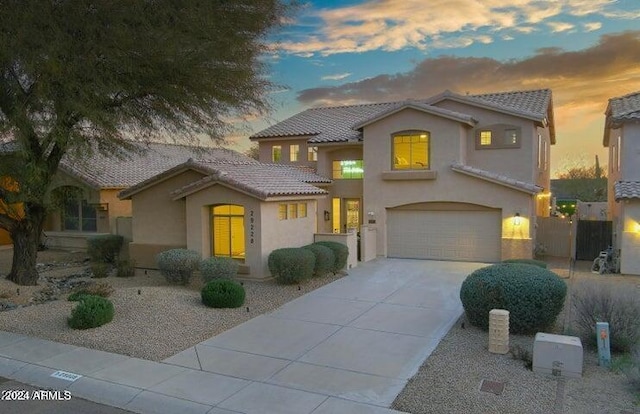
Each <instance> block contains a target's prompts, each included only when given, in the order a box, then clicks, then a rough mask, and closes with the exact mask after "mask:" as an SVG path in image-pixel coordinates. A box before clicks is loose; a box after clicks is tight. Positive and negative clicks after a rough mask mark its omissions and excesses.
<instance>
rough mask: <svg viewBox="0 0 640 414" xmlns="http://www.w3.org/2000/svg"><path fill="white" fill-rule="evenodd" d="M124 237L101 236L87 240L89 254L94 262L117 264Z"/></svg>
mask: <svg viewBox="0 0 640 414" xmlns="http://www.w3.org/2000/svg"><path fill="white" fill-rule="evenodd" d="M123 243H124V237H122V236H119V235H117V234H101V235H99V236H92V237H89V238H88V239H87V254H88V255H89V258H90V259H91V261H93V262H103V263H115V261H116V258H117V257H118V254H120V249H121V248H122V244H123Z"/></svg>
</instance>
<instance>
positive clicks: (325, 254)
mask: <svg viewBox="0 0 640 414" xmlns="http://www.w3.org/2000/svg"><path fill="white" fill-rule="evenodd" d="M303 249H307V250H309V251H311V252H312V253H313V254H314V255H315V257H316V264H315V266H314V268H313V275H314V276H324V275H326V274H327V273H329V272H333V269H334V267H335V263H336V255H335V254H334V253H333V250H331V249H330V248H329V247H327V246H323V245H321V244H316V243H314V244H310V245H308V246H304V247H303Z"/></svg>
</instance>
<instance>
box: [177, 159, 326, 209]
mask: <svg viewBox="0 0 640 414" xmlns="http://www.w3.org/2000/svg"><path fill="white" fill-rule="evenodd" d="M193 163H195V164H196V165H200V166H202V167H204V168H206V169H208V170H209V171H211V174H209V175H208V176H206V177H204V178H202V179H200V180H198V181H195V182H193V183H191V184H188V185H186V186H184V187H182V188H179V189H177V190H175V191H173V192H172V193H171V195H172V196H173V197H174V198H181V197H184V196H185V195H186V194H188V193H191V192H192V191H197V190H199V189H201V188H204V187H206V186H208V185H209V184H214V183H223V184H227V185H229V186H231V187H233V188H235V189H238V190H241V191H244V192H247V193H249V194H252V195H254V196H255V197H257V198H260V199H263V200H264V199H267V198H269V197H277V196H294V195H301V196H309V195H311V196H316V195H325V194H327V191H325V190H323V189H320V188H318V187H316V186H314V185H312V184H311V183H316V184H329V183H331V180H330V179H328V178H326V177H322V176H320V175H318V174H315V173H313V172H310V171H307V170H303V169H300V168H296V167H293V166H287V165H282V164H264V163H250V164H246V163H233V162H227V163H218V162H215V161H213V162H207V161H201V160H200V161H193Z"/></svg>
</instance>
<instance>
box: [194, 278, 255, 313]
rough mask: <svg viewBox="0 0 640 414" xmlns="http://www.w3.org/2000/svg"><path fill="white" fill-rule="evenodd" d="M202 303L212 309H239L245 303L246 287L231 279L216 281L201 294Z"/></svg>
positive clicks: (203, 289) (210, 283) (207, 285)
mask: <svg viewBox="0 0 640 414" xmlns="http://www.w3.org/2000/svg"><path fill="white" fill-rule="evenodd" d="M200 294H201V297H202V303H204V304H205V305H206V306H208V307H210V308H238V307H240V306H242V304H243V303H244V298H245V292H244V287H242V285H240V284H239V283H237V282H234V281H233V280H229V279H215V280H212V281H210V282H209V283H207V284H206V285H205V286H204V287H203V288H202V291H201V292H200Z"/></svg>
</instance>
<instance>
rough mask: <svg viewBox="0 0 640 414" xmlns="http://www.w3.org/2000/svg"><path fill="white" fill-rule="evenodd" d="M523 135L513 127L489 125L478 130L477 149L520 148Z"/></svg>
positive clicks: (518, 129) (517, 128)
mask: <svg viewBox="0 0 640 414" xmlns="http://www.w3.org/2000/svg"><path fill="white" fill-rule="evenodd" d="M521 135H522V133H521V130H520V128H519V127H516V126H513V125H503V124H496V125H488V126H485V127H482V128H481V129H478V130H476V149H496V148H520V145H521V144H520V141H521V138H520V136H521Z"/></svg>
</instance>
